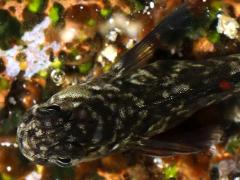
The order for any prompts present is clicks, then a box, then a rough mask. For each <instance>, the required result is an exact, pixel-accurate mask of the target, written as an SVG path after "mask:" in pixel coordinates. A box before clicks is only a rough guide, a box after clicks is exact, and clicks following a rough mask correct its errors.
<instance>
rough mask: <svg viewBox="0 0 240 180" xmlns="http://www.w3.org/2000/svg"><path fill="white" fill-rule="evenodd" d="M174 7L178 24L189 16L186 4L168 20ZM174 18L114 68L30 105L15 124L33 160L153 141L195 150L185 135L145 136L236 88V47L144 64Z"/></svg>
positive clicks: (63, 161)
mask: <svg viewBox="0 0 240 180" xmlns="http://www.w3.org/2000/svg"><path fill="white" fill-rule="evenodd" d="M179 13H182V15H183V16H182V18H178V20H179V22H181V23H180V24H185V23H186V21H188V18H187V17H189V16H190V13H189V10H188V9H187V8H185V7H183V8H182V9H180V11H177V12H176V13H175V16H172V17H170V20H171V22H172V19H174V17H180V16H179ZM175 25H177V27H179V24H178V23H176V24H175V23H173V24H171V23H170V22H168V21H167V20H166V21H164V22H163V25H161V24H160V25H159V26H158V27H157V28H156V29H155V30H154V31H153V32H152V33H151V34H150V35H149V36H148V37H147V38H145V39H144V40H143V41H142V42H141V43H140V44H138V45H137V46H136V47H135V48H133V50H131V51H129V52H128V53H126V55H125V56H124V57H123V58H122V61H120V63H119V64H118V66H116V67H117V68H114V69H113V71H112V72H111V73H109V74H107V75H105V76H103V77H101V78H99V79H96V80H93V81H91V82H88V83H85V84H78V85H75V86H71V87H68V88H66V89H64V90H62V91H61V92H59V93H57V94H55V95H54V96H52V97H51V98H50V99H49V100H48V101H47V102H45V103H43V104H40V105H35V106H33V107H32V109H31V110H30V111H29V112H27V113H26V115H25V116H24V118H23V120H22V121H21V122H20V124H19V127H18V132H17V137H18V142H19V147H20V150H21V152H22V153H23V154H24V155H25V156H26V157H27V158H28V159H29V160H31V161H35V162H37V163H42V164H44V163H52V164H57V165H60V166H66V165H75V164H77V163H79V162H83V161H89V160H92V159H96V158H99V157H102V156H105V155H108V154H111V153H113V152H121V151H125V150H128V149H144V148H145V149H149V148H151V146H152V148H153V149H154V148H155V149H159V148H161V147H167V148H168V149H166V148H165V154H170V155H171V154H174V153H175V152H176V153H177V152H179V153H181V152H182V153H185V152H188V153H189V152H196V151H198V150H200V149H201V148H200V146H194V147H191V145H190V146H189V145H186V144H184V143H183V142H182V143H181V142H180V143H179V142H178V143H175V142H154V143H153V141H152V140H150V138H151V137H152V136H154V135H156V134H161V133H163V132H166V131H167V130H169V129H171V128H174V127H176V126H177V125H178V124H180V123H181V122H182V121H183V120H185V119H186V118H187V117H189V116H190V115H191V114H193V113H194V112H196V111H197V110H199V109H201V108H202V107H205V106H208V105H210V104H213V103H217V102H220V101H222V100H224V99H227V98H229V97H231V96H232V95H234V94H235V93H237V92H238V91H239V85H240V60H239V56H240V55H236V56H234V57H224V58H222V59H212V60H204V61H184V60H183V61H171V60H168V61H162V60H159V61H156V62H154V63H152V64H148V65H145V66H142V65H141V64H142V62H145V60H146V59H149V58H150V57H152V54H153V51H154V50H155V48H156V46H157V42H158V41H157V40H159V39H160V38H159V36H160V35H161V34H164V33H166V31H167V30H169V31H170V30H172V29H173V26H175ZM166 27H167V28H166ZM180 29H181V28H180ZM162 30H163V31H162ZM176 30H178V28H177V29H176ZM159 33H160V34H159ZM148 47H150V48H148ZM128 58H129V59H128ZM127 60H129V61H127ZM129 62H130V63H129ZM138 62H139V63H138ZM212 134H213V136H212V137H211V136H210V135H209V136H208V133H207V132H206V136H207V137H208V138H209V139H210V141H209V142H211V138H212V139H214V140H215V139H218V135H219V136H220V133H218V131H216V133H212ZM214 142H215V141H214ZM199 144H204V143H202V142H199ZM210 144H211V143H206V145H210ZM153 146H154V147H153Z"/></svg>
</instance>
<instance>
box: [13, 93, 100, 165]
mask: <svg viewBox="0 0 240 180" xmlns="http://www.w3.org/2000/svg"><path fill="white" fill-rule="evenodd" d="M70 94H71V95H73V93H70ZM69 98H70V97H69V96H67V97H66V96H64V98H61V96H60V95H59V94H57V95H54V96H53V97H52V98H50V99H49V100H48V101H47V102H45V103H43V104H39V105H38V104H37V105H34V106H33V107H32V108H31V109H30V110H29V111H28V112H27V113H26V114H25V115H24V117H23V119H22V120H21V122H20V123H19V125H18V129H17V140H18V144H19V148H20V151H21V152H22V154H23V155H24V156H25V157H26V158H27V159H29V160H30V161H33V162H35V163H38V164H54V165H58V166H62V167H65V166H73V165H76V164H78V163H80V162H84V161H89V160H92V157H90V155H89V153H90V152H94V151H96V149H98V147H99V146H100V144H98V143H93V142H92V140H91V137H92V135H93V134H94V133H95V134H97V135H99V134H100V133H99V132H98V133H96V132H95V131H96V124H97V122H96V120H95V119H92V118H91V111H90V110H89V109H90V108H89V107H88V106H87V105H86V103H84V102H81V100H79V99H78V103H77V104H78V105H77V106H76V103H75V102H74V100H71V101H70V100H69ZM70 99H71V98H70ZM99 143H100V142H99Z"/></svg>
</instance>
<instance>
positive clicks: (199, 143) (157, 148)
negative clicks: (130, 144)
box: [136, 126, 224, 156]
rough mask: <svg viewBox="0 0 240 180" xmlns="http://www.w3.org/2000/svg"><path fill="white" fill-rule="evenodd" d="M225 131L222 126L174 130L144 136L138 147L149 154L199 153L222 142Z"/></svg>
mask: <svg viewBox="0 0 240 180" xmlns="http://www.w3.org/2000/svg"><path fill="white" fill-rule="evenodd" d="M223 134H224V132H223V131H222V130H221V128H220V127H215V126H214V127H207V128H200V129H197V130H193V131H191V132H176V133H174V132H173V131H171V132H169V133H165V134H164V135H162V136H161V135H160V136H159V137H157V138H153V139H146V138H142V139H141V140H140V141H139V142H138V145H137V147H136V149H138V150H140V151H142V152H143V153H145V154H148V155H157V156H173V155H179V154H191V153H198V152H200V151H202V150H205V149H207V148H210V146H212V145H214V144H218V143H220V142H221V139H222V137H223Z"/></svg>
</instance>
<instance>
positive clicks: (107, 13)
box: [100, 8, 112, 18]
mask: <svg viewBox="0 0 240 180" xmlns="http://www.w3.org/2000/svg"><path fill="white" fill-rule="evenodd" d="M100 14H101V16H102V17H104V18H108V17H109V16H110V15H111V14H112V10H111V9H107V8H103V9H101V11H100Z"/></svg>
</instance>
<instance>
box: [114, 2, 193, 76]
mask: <svg viewBox="0 0 240 180" xmlns="http://www.w3.org/2000/svg"><path fill="white" fill-rule="evenodd" d="M192 22H193V15H192V13H191V10H190V8H189V7H188V6H187V5H186V4H184V5H182V6H180V7H179V8H178V9H177V10H175V12H173V13H172V14H171V15H169V16H168V17H166V18H165V19H164V20H162V21H161V22H160V24H159V25H157V26H156V27H155V28H154V29H153V31H151V32H150V33H149V34H148V35H147V36H146V37H145V38H144V39H143V40H142V41H140V42H139V43H138V44H137V45H136V46H134V47H133V48H132V49H131V50H129V51H128V52H126V53H125V54H124V55H123V56H122V57H121V58H120V61H119V62H118V63H117V64H116V65H115V66H114V67H113V71H114V72H116V73H117V72H119V71H120V72H121V71H128V70H132V69H135V68H139V67H141V66H142V65H143V64H146V63H147V62H148V61H149V60H150V59H151V58H152V57H153V55H154V52H155V51H156V50H157V49H160V48H161V47H163V46H164V45H166V44H171V43H173V42H176V41H177V38H180V37H181V36H182V35H184V34H185V32H186V31H187V30H188V29H189V28H190V27H191V25H192Z"/></svg>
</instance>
